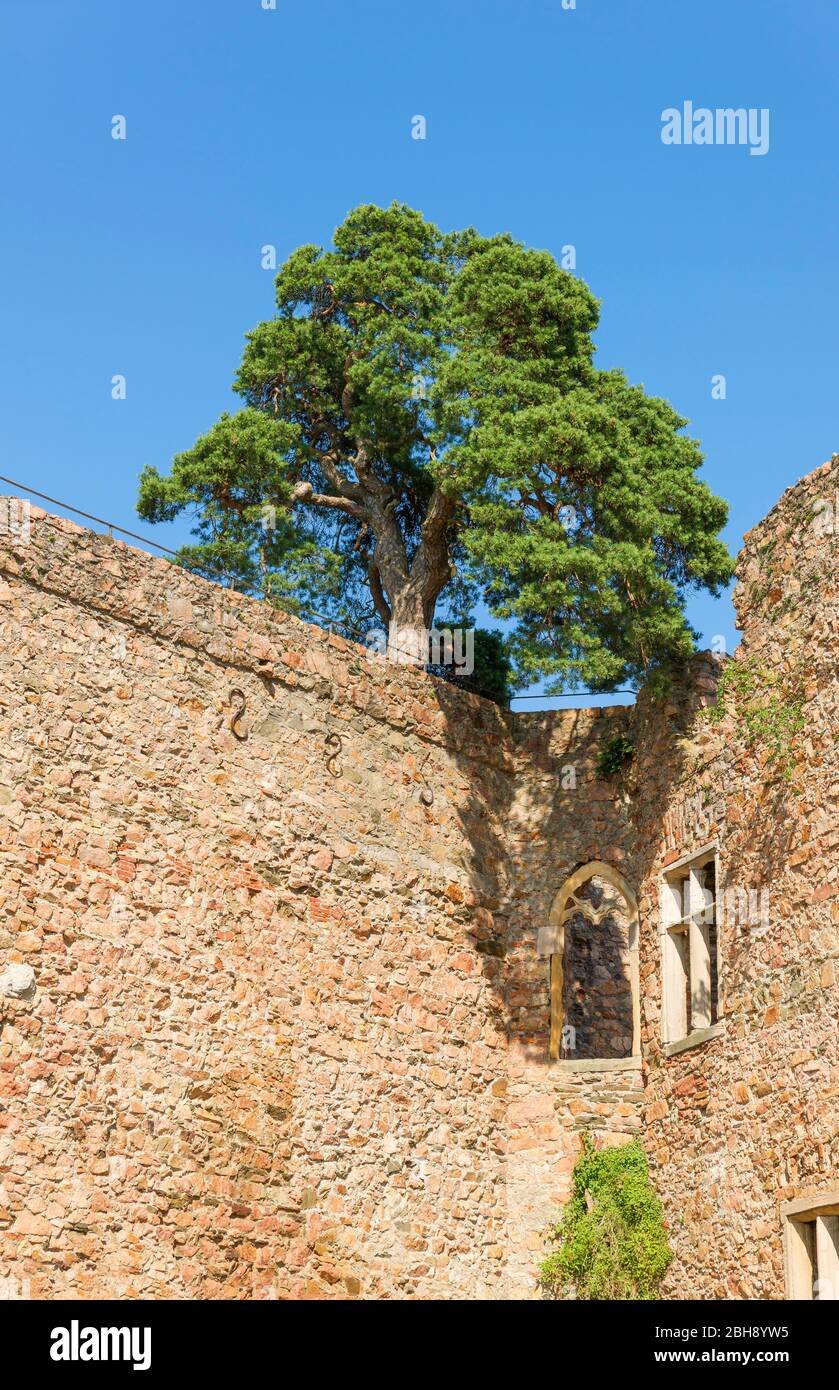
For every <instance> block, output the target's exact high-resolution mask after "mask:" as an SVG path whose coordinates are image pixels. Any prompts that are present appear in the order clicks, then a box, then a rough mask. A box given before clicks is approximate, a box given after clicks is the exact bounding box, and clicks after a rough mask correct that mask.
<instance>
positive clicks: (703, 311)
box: [0, 0, 839, 703]
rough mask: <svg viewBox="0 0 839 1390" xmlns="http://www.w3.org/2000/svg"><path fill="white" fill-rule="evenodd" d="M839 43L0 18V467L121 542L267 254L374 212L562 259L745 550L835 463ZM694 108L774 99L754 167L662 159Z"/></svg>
mask: <svg viewBox="0 0 839 1390" xmlns="http://www.w3.org/2000/svg"><path fill="white" fill-rule="evenodd" d="M838 52H839V6H837V4H836V2H835V0H808V2H807V3H806V4H805V3H803V2H802V0H577V5H576V9H574V10H564V9H563V8H562V0H277V8H276V10H273V11H271V10H268V11H266V10H263V8H262V0H118V2H117V0H0V109H2V128H3V141H2V150H3V177H2V187H3V193H4V199H3V203H4V207H3V217H2V220H1V221H0V251H2V266H3V275H2V290H0V295H2V325H3V338H2V350H3V363H2V373H0V393H2V418H3V432H2V455H0V460H2V466H0V472H2V473H4V474H7V475H9V476H11V477H13V478H19V479H21V480H22V481H23V482H26V483H29V484H30V486H32V487H35V488H39V489H41V490H43V491H45V492H48V493H52V494H54V495H55V496H58V497H61V498H66V499H67V500H68V501H75V503H76V504H77V505H78V506H80V507H82V508H84V509H85V510H89V511H92V512H95V513H98V514H100V515H104V516H106V517H108V518H112V519H113V520H114V521H117V522H121V523H122V524H123V525H126V526H129V527H136V526H138V523H137V519H136V516H135V514H134V500H135V495H136V480H137V475H138V473H139V472H140V469H141V468H142V467H143V465H144V464H146V463H154V464H157V465H158V466H160V467H164V468H165V467H166V466H167V465H168V462H169V460H170V458H171V456H172V454H173V453H174V452H176V451H178V450H180V449H182V448H185V447H188V446H189V445H190V444H191V442H192V441H193V439H194V437H195V436H196V434H197V433H199V432H202V431H203V430H204V429H206V428H207V427H208V426H209V425H210V424H211V423H212V422H213V421H214V420H215V419H216V417H217V415H218V414H219V412H220V411H221V410H222V409H225V408H229V407H232V406H235V404H236V398H235V397H233V396H232V394H231V392H230V382H231V380H232V376H233V372H234V370H235V367H236V365H237V363H238V360H239V355H240V349H241V344H242V335H243V333H244V332H245V331H246V330H247V329H248V328H250V327H251V326H253V324H255V323H256V322H257V321H258V320H259V319H261V318H266V317H269V316H270V315H271V313H272V312H273V287H272V278H273V277H272V275H271V274H270V273H269V272H267V271H265V270H262V269H261V267H260V248H261V247H262V246H263V244H265V243H273V244H274V245H276V247H277V253H278V256H279V257H280V258H282V257H283V256H284V255H285V254H286V253H287V252H288V251H290V250H291V249H292V248H293V247H294V246H296V245H297V244H299V243H300V242H303V241H307V242H308V241H315V242H322V241H327V240H328V239H329V237H330V235H331V232H332V230H333V228H334V227H335V225H336V224H337V223H338V222H339V221H340V220H341V219H342V218H343V216H344V215H345V213H346V212H347V210H348V209H349V208H350V207H352V206H354V205H356V204H358V203H360V202H368V201H372V202H378V203H388V202H390V201H391V200H392V199H394V198H395V199H400V200H403V201H405V202H408V203H410V204H412V205H413V206H415V207H418V208H420V209H422V211H423V212H424V213H425V214H426V215H427V216H429V217H431V218H432V219H433V220H435V221H436V222H438V223H439V224H440V225H441V226H443V227H446V228H449V227H460V226H464V225H468V224H472V225H475V226H477V227H478V228H479V229H480V230H481V231H483V232H486V233H492V232H495V231H499V230H509V231H510V232H512V233H513V234H514V235H515V236H517V237H519V238H521V239H522V240H524V241H526V242H528V243H529V244H531V245H534V246H538V247H547V248H548V249H550V250H552V251H553V252H555V253H556V254H557V255H558V254H559V251H560V248H561V247H562V246H563V245H565V244H568V243H573V244H574V245H575V246H576V248H577V257H578V267H577V268H578V273H579V274H580V275H581V276H582V277H583V278H584V279H585V280H586V281H587V282H588V283H589V284H590V285H591V287H592V289H593V290H594V292H595V294H597V295H598V296H599V297H600V298H601V300H602V319H601V327H600V330H599V333H598V346H599V352H598V362H599V365H601V366H603V367H607V366H620V367H622V368H623V369H624V370H625V371H626V373H627V375H628V376H629V378H630V379H631V380H632V381H636V382H643V383H644V384H645V386H646V387H647V389H648V390H650V391H652V392H655V393H656V394H659V395H662V396H665V397H667V398H668V399H669V400H670V401H671V402H672V403H673V405H674V406H675V407H676V408H677V409H678V410H679V411H680V412H681V413H682V414H683V415H685V416H687V417H688V418H689V419H690V422H691V424H690V430H691V432H692V433H693V434H694V435H696V436H697V437H698V438H699V439H700V440H701V442H702V445H703V448H704V451H705V455H706V467H705V476H706V478H707V481H708V482H709V484H710V485H711V487H712V488H713V489H714V490H715V491H717V492H720V493H722V494H723V495H724V496H726V497H727V498H728V499H729V501H730V503H731V519H730V524H729V527H728V532H727V539H728V541H729V543H730V545H731V546H732V548H734V549H736V548H738V546H739V544H740V539H741V537H742V534H743V532H744V531H745V530H746V529H747V528H748V527H750V526H751V525H753V524H754V523H755V522H756V521H757V520H759V519H760V517H761V516H763V515H764V513H765V512H766V511H767V510H768V509H769V508H770V507H771V506H772V505H773V503H774V502H775V501H776V500H777V498H778V497H779V496H780V494H781V492H782V491H783V490H784V488H785V487H788V486H789V485H790V484H791V483H793V482H794V481H795V480H796V479H797V478H799V477H801V476H802V474H804V473H807V472H809V471H810V470H811V469H813V468H815V467H816V466H817V465H818V464H820V463H822V462H823V461H824V460H825V459H826V458H828V457H829V456H830V454H831V453H832V452H833V450H834V449H839V421H837V419H836V409H835V399H836V395H837V385H839V382H837V337H838V336H839V330H838V329H837V283H838V282H839V265H838V264H837V254H836V224H837V196H836V195H837V178H838V177H839V173H837V170H839V160H838V159H837V148H839V138H837V137H838V136H839V130H837V126H839V112H837V107H836V62H837V53H838ZM687 99H690V100H692V101H693V102H694V104H695V105H697V106H699V105H701V106H708V107H717V106H724V107H728V106H735V107H739V106H744V107H758V108H763V107H768V108H769V109H770V112H771V117H770V122H771V124H770V134H771V148H770V151H769V153H768V154H767V155H766V156H765V157H763V158H757V157H753V156H750V154H749V152H748V150H747V149H745V148H742V147H714V146H712V147H696V146H695V147H693V148H686V147H681V148H670V147H665V146H664V145H663V144H662V142H661V139H660V132H661V120H660V116H661V112H662V110H663V109H664V108H666V107H671V106H675V107H681V105H682V103H683V102H684V101H685V100H687ZM115 114H120V115H124V116H125V117H126V119H127V139H126V140H125V141H124V142H119V141H114V140H112V138H111V118H112V116H113V115H115ZM417 114H421V115H424V116H425V117H426V119H427V123H428V135H427V139H426V140H425V141H418V140H413V139H411V117H412V116H414V115H417ZM116 373H122V374H124V375H125V376H126V377H127V399H126V400H125V401H113V400H112V399H111V378H112V376H113V375H114V374H116ZM717 373H722V374H724V375H725V377H726V379H727V399H726V400H724V401H718V400H713V399H712V397H711V378H712V377H713V376H714V375H715V374H717ZM140 529H148V528H145V527H144V528H140ZM185 533H186V532H185V528H184V527H179V528H163V527H160V528H156V530H155V531H154V532H153V534H154V535H155V537H156V538H157V539H158V540H161V541H163V542H164V543H173V542H174V543H175V544H177V543H178V542H179V541H180V540H181V539H184V538H185ZM691 617H692V619H693V622H694V624H695V626H696V627H697V628H699V629H700V630H701V632H702V634H703V637H704V639H705V642H706V644H708V643H710V640H711V638H712V636H713V635H714V634H717V633H719V634H722V635H724V636H725V637H726V639H727V641H728V644H729V649H731V647H732V646H733V645H734V643H735V642H736V635H735V633H734V628H733V612H732V609H731V604H730V601H729V600H728V599H723V600H721V601H719V602H718V603H713V602H711V601H709V600H698V601H696V602H695V603H693V604H692V607H691ZM566 703H567V702H566Z"/></svg>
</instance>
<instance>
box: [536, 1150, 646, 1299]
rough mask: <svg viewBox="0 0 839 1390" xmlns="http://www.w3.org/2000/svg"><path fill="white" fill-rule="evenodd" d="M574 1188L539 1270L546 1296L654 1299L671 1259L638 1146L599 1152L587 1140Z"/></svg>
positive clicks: (642, 1155)
mask: <svg viewBox="0 0 839 1390" xmlns="http://www.w3.org/2000/svg"><path fill="white" fill-rule="evenodd" d="M572 1184H573V1191H572V1195H571V1200H570V1201H569V1203H568V1205H567V1206H566V1208H565V1210H564V1212H563V1214H562V1219H561V1220H560V1221H559V1223H558V1224H557V1225H556V1226H555V1227H554V1228H553V1230H552V1232H551V1236H550V1238H551V1240H552V1241H553V1242H555V1243H556V1244H557V1247H558V1248H557V1249H556V1250H553V1251H552V1252H551V1253H550V1254H549V1255H548V1256H547V1258H546V1259H545V1260H544V1261H543V1262H542V1265H541V1267H540V1270H539V1282H540V1284H541V1285H542V1288H543V1290H544V1292H545V1294H546V1296H547V1297H549V1298H583V1299H592V1300H604V1299H620V1300H624V1301H625V1300H638V1299H652V1298H656V1297H657V1295H658V1288H659V1285H660V1283H661V1280H662V1279H663V1277H664V1273H665V1271H666V1269H667V1266H668V1265H669V1263H670V1260H671V1258H672V1255H671V1252H670V1247H669V1245H668V1243H667V1232H666V1230H665V1227H664V1220H663V1216H662V1209H661V1202H660V1201H659V1199H658V1197H657V1196H656V1194H655V1191H654V1190H653V1186H652V1183H651V1182H650V1174H649V1169H648V1167H647V1156H646V1154H645V1153H644V1150H643V1148H642V1147H641V1144H640V1141H639V1140H637V1139H634V1140H633V1141H632V1143H631V1144H622V1145H620V1147H617V1148H605V1149H598V1148H597V1147H596V1146H595V1144H594V1141H593V1140H592V1138H591V1136H590V1135H588V1134H584V1135H583V1151H582V1153H581V1154H580V1157H579V1158H578V1160H577V1162H576V1165H575V1167H574V1172H573V1174H572Z"/></svg>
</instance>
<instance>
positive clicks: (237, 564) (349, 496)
mask: <svg viewBox="0 0 839 1390" xmlns="http://www.w3.org/2000/svg"><path fill="white" fill-rule="evenodd" d="M276 301H277V312H276V314H275V316H274V317H273V318H271V319H269V320H267V321H266V322H264V323H260V324H258V325H257V327H256V328H254V329H253V331H252V332H251V333H249V334H248V335H247V340H246V346H245V351H244V355H243V358H242V362H241V365H240V367H239V371H238V375H237V377H236V380H235V383H234V386H235V389H236V390H237V391H238V392H239V394H240V395H241V396H242V398H243V400H244V408H243V409H242V410H240V411H239V412H238V413H236V414H235V415H232V416H231V415H228V414H225V415H222V417H221V419H220V420H219V421H218V422H217V423H216V424H215V425H214V426H213V427H212V428H211V429H210V430H209V432H208V433H207V434H205V435H203V436H202V437H201V438H199V439H198V441H197V443H196V444H195V445H194V446H193V447H192V448H191V449H189V450H187V451H186V452H185V453H182V454H179V455H177V456H176V458H175V459H174V462H173V465H172V469H171V471H170V473H169V474H168V475H162V474H161V473H159V472H158V471H157V469H155V468H153V467H149V468H146V469H145V470H144V472H143V474H142V476H141V480H140V495H139V504H138V510H139V513H140V515H141V516H142V517H144V518H145V519H146V520H149V521H163V520H170V519H172V518H173V517H175V516H177V515H179V514H180V513H181V512H184V511H187V512H190V513H191V514H192V515H193V516H194V517H195V531H194V534H195V536H196V544H195V545H192V546H188V547H185V548H184V550H183V558H184V559H185V560H188V561H189V562H190V563H192V564H193V565H197V566H198V567H202V566H203V567H205V568H206V569H207V570H208V571H210V570H216V569H218V568H224V569H225V570H227V571H228V572H230V573H231V574H234V575H235V576H236V578H237V580H238V582H239V583H240V584H241V585H244V586H245V587H246V588H248V589H250V590H251V591H252V592H255V593H259V594H263V595H264V596H266V597H268V598H274V599H276V600H277V601H279V602H282V603H284V604H287V605H292V606H293V605H294V604H298V605H308V606H310V607H313V608H317V609H318V610H319V611H321V612H325V613H326V614H327V615H328V616H330V617H334V618H337V619H340V620H343V621H346V622H351V623H353V624H355V625H359V626H362V627H364V626H369V625H370V624H371V623H376V624H379V625H385V626H386V627H387V629H388V631H389V632H390V634H391V640H392V643H393V646H394V648H396V649H398V650H400V651H409V650H410V649H411V642H412V634H414V633H416V632H418V631H419V630H420V629H423V628H429V627H431V626H432V624H433V622H434V620H435V613H436V614H438V617H439V611H440V607H441V605H442V606H445V609H446V612H447V614H448V620H449V621H452V620H454V621H460V622H464V621H466V622H468V621H469V616H470V614H471V613H472V611H473V610H474V607H475V605H476V603H477V602H479V601H482V602H484V603H485V604H486V606H487V607H488V608H489V610H490V612H491V613H492V614H493V615H494V616H495V617H497V618H500V619H507V620H509V622H508V629H509V637H508V642H509V653H510V656H511V657H512V659H513V662H514V669H515V677H516V679H517V680H518V681H519V682H529V681H531V680H535V679H537V678H546V679H547V682H548V688H549V689H551V690H558V691H561V690H567V689H572V688H573V687H574V686H575V685H577V684H578V683H583V684H585V685H590V686H592V687H594V688H596V689H600V690H609V689H614V688H615V686H617V685H618V684H620V683H622V682H625V681H632V682H640V681H643V680H645V679H649V678H650V677H651V676H652V675H654V674H656V673H658V672H660V671H662V670H664V669H666V668H667V667H669V666H670V665H672V664H673V663H679V662H681V661H683V660H684V659H685V658H686V657H687V656H688V655H689V654H690V652H691V651H692V649H693V644H694V639H695V634H694V633H692V632H691V630H690V628H689V626H688V624H687V623H686V620H685V616H684V608H685V601H686V597H687V594H688V592H689V591H690V590H691V589H706V590H708V591H710V592H711V593H714V594H715V593H717V592H718V591H719V590H720V588H721V586H723V585H724V584H725V583H726V582H727V580H728V579H729V577H730V573H731V562H730V558H729V555H728V553H727V551H726V548H725V546H724V545H723V543H722V542H721V540H720V539H719V531H720V529H721V527H722V526H723V525H724V523H725V520H726V513H727V508H726V505H725V503H724V502H723V501H721V500H720V499H719V498H717V497H715V496H714V495H713V494H712V493H711V492H710V491H709V489H708V488H707V486H706V485H705V484H704V483H703V482H702V481H701V480H700V478H699V477H698V472H699V469H700V467H701V462H702V456H701V454H700V451H699V448H698V446H697V444H696V443H695V442H694V441H693V440H691V439H690V438H688V437H687V436H686V435H684V434H683V433H682V430H683V427H684V425H685V423H686V422H685V421H684V420H683V419H682V418H681V417H680V416H679V415H677V414H676V412H675V411H674V410H673V409H672V408H671V407H670V406H669V405H668V404H667V402H665V401H663V400H660V399H658V398H656V397H654V396H648V395H647V394H646V393H645V392H644V390H643V388H641V387H638V386H632V385H630V384H629V382H628V381H627V380H626V378H625V377H624V376H623V374H622V373H621V372H618V371H608V372H607V371H599V370H598V369H597V368H596V367H595V366H594V362H593V358H594V345H593V342H592V333H593V332H594V329H595V328H596V326H597V321H598V304H597V301H596V300H595V299H594V298H593V296H592V294H591V292H590V291H589V289H588V288H587V286H586V285H585V284H583V282H582V281H581V280H579V279H577V278H576V277H575V276H573V275H571V274H570V273H569V272H567V271H565V270H563V269H561V268H560V267H559V266H558V265H557V263H556V261H555V260H554V258H553V257H552V256H551V255H550V254H549V253H548V252H545V251H534V250H531V249H529V248H527V247H525V246H523V245H522V244H520V243H519V242H517V241H515V240H513V238H512V237H510V236H508V235H506V234H502V235H499V236H493V237H484V236H480V235H479V234H478V233H477V232H476V231H474V230H472V229H467V230H466V231H461V232H454V233H443V232H441V231H439V230H438V228H437V227H435V226H434V225H433V224H431V223H430V222H427V221H426V220H425V219H424V218H423V217H422V215H421V214H420V213H418V212H415V211H414V210H412V209H411V208H408V207H406V206H404V205H401V204H394V205H392V206H391V207H389V208H379V207H375V206H364V207H359V208H357V209H356V210H355V211H353V212H351V213H350V214H349V216H348V217H347V218H346V220H345V221H344V223H343V224H342V225H341V226H340V227H339V228H338V229H337V231H336V233H335V237H334V245H333V246H332V247H331V248H328V249H327V248H323V247H320V246H301V247H300V248H298V250H296V251H294V252H293V253H292V255H290V256H289V258H288V260H287V261H286V262H285V264H284V265H283V267H282V269H281V270H280V272H279V274H278V275H277V278H276Z"/></svg>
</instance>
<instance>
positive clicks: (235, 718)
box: [228, 686, 247, 743]
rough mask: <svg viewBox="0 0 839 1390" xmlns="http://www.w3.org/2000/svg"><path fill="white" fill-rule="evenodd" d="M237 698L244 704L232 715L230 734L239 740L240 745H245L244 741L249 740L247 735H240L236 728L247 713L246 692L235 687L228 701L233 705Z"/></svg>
mask: <svg viewBox="0 0 839 1390" xmlns="http://www.w3.org/2000/svg"><path fill="white" fill-rule="evenodd" d="M236 696H238V697H239V699H240V700H241V701H242V703H241V705H240V706H239V707H238V708H237V709H235V710H234V711H233V713H232V714H231V716H230V732H231V733H232V735H233V737H234V738H237V739H238V740H239V742H240V743H243V742H244V740H245V739H246V738H247V734H241V733H239V730H238V729H237V728H236V725H237V724H238V723H239V720H240V719H241V718H242V715H243V714H244V713H245V709H246V705H245V692H244V690H239V688H238V686H234V687H233V689H232V690H231V692H230V694H229V696H228V699H229V701H230V703H231V704H232V703H233V700H234V697H236Z"/></svg>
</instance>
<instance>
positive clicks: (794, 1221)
mask: <svg viewBox="0 0 839 1390" xmlns="http://www.w3.org/2000/svg"><path fill="white" fill-rule="evenodd" d="M781 1223H782V1227H783V1242H784V1285H785V1297H786V1299H787V1301H789V1302H798V1301H806V1302H821V1303H827V1302H839V1191H837V1190H834V1191H832V1192H825V1193H822V1194H821V1196H817V1197H799V1198H798V1199H797V1200H796V1201H794V1202H784V1203H782V1205H781ZM819 1286H823V1287H819Z"/></svg>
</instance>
